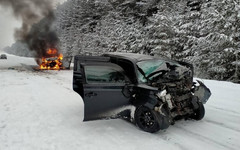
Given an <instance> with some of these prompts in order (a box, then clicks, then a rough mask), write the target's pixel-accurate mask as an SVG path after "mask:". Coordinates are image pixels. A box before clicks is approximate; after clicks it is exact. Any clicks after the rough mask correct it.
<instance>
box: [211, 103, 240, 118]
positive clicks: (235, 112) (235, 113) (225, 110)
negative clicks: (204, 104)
mask: <svg viewBox="0 0 240 150" xmlns="http://www.w3.org/2000/svg"><path fill="white" fill-rule="evenodd" d="M208 107H210V109H217V110H219V111H224V112H227V113H232V114H233V115H237V116H240V115H239V112H237V111H234V110H231V109H224V108H220V107H216V106H211V105H209V106H208Z"/></svg>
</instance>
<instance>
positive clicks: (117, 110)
mask: <svg viewBox="0 0 240 150" xmlns="http://www.w3.org/2000/svg"><path fill="white" fill-rule="evenodd" d="M126 82H129V80H128V78H127V76H126V75H125V73H124V70H123V69H122V68H121V67H120V66H118V65H116V64H113V63H110V61H109V58H107V57H94V56H88V57H86V56H75V58H74V75H73V89H74V91H76V92H77V93H78V94H79V95H81V97H82V99H83V101H84V121H89V120H97V119H110V118H120V117H127V116H129V112H130V111H129V109H128V108H129V107H128V106H129V105H130V103H129V98H128V97H126V96H124V94H123V93H124V92H123V91H124V88H125V84H126Z"/></svg>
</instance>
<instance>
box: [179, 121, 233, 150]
mask: <svg viewBox="0 0 240 150" xmlns="http://www.w3.org/2000/svg"><path fill="white" fill-rule="evenodd" d="M175 127H176V128H178V129H181V130H183V131H185V132H186V133H188V134H190V135H192V136H194V137H195V138H198V139H199V140H201V141H205V142H206V143H210V144H211V143H214V144H216V145H220V146H222V147H223V148H225V149H228V150H236V149H235V148H233V147H229V146H227V145H225V144H222V143H220V142H218V141H216V140H213V139H212V138H208V137H207V136H203V135H201V134H198V133H196V132H193V131H190V130H187V129H185V128H183V127H180V126H179V125H175Z"/></svg>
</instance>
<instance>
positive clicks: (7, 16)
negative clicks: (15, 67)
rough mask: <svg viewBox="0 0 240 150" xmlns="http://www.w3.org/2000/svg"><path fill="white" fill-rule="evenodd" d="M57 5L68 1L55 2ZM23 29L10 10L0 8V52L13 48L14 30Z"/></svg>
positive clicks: (59, 0)
mask: <svg viewBox="0 0 240 150" xmlns="http://www.w3.org/2000/svg"><path fill="white" fill-rule="evenodd" d="M54 1H55V2H54V3H55V4H57V3H62V2H64V1H66V0H54ZM19 27H21V20H17V19H16V18H15V17H14V16H13V15H12V10H11V9H10V8H3V7H1V6H0V51H1V50H2V48H4V47H6V46H11V45H12V43H14V42H15V41H14V36H13V35H14V30H15V29H16V28H19Z"/></svg>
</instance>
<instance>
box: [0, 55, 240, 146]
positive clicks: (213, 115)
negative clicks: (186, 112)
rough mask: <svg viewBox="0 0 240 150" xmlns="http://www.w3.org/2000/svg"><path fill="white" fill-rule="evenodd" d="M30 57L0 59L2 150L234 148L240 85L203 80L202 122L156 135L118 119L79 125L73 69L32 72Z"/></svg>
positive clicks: (80, 108) (80, 104)
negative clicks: (207, 94) (205, 88)
mask: <svg viewBox="0 0 240 150" xmlns="http://www.w3.org/2000/svg"><path fill="white" fill-rule="evenodd" d="M34 66H36V63H35V61H34V59H32V58H24V57H17V56H13V55H8V59H7V60H1V59H0V102H1V104H0V114H1V115H0V150H33V149H34V150H42V149H44V150H45V149H46V150H77V149H81V150H84V149H93V150H94V149H100V150H101V149H102V150H106V149H109V150H112V149H126V150H144V149H152V150H155V149H156V150H158V149H164V150H192V149H194V150H202V149H206V148H207V149H209V150H219V149H221V150H237V149H239V147H240V142H239V137H240V127H239V124H240V99H239V97H240V93H239V91H240V85H238V84H233V83H230V82H221V81H212V80H203V81H204V83H205V84H206V85H207V86H208V87H209V88H210V89H211V91H212V96H211V98H210V99H209V101H208V102H207V104H206V105H205V109H206V116H205V118H204V119H203V120H201V121H194V120H187V121H184V120H182V121H178V122H176V124H175V125H173V126H170V127H169V128H168V129H167V130H164V131H160V132H158V133H156V134H150V133H146V132H143V131H141V130H140V129H139V128H137V127H136V126H135V125H133V124H131V123H129V122H126V121H124V120H121V119H115V120H100V121H91V122H83V121H82V120H83V101H82V99H81V97H80V96H79V95H78V94H76V93H75V92H74V91H73V90H72V70H64V71H35V70H33V69H32V68H33V67H34Z"/></svg>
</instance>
